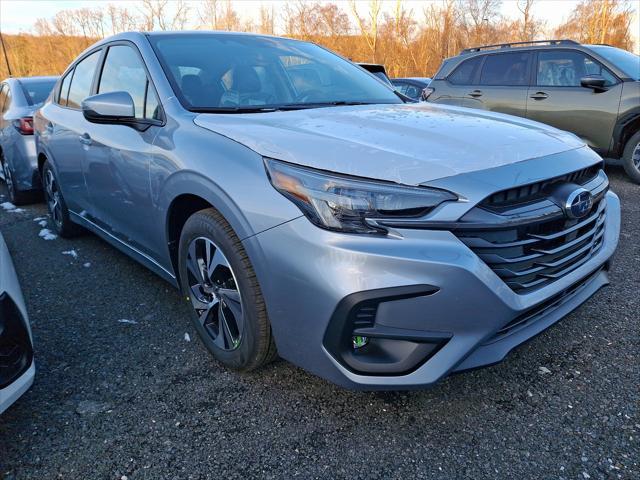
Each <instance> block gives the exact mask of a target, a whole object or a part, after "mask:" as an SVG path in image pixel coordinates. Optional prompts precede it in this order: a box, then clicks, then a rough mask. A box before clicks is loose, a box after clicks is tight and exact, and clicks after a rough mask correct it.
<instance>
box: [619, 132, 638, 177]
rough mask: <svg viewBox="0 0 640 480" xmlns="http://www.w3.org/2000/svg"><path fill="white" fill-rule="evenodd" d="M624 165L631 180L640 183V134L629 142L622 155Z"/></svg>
mask: <svg viewBox="0 0 640 480" xmlns="http://www.w3.org/2000/svg"><path fill="white" fill-rule="evenodd" d="M622 165H623V166H624V170H625V171H626V172H627V175H629V177H630V178H631V180H633V181H634V182H636V183H640V132H636V133H635V135H632V137H631V138H630V139H629V140H628V141H627V144H626V145H625V147H624V152H623V153H622Z"/></svg>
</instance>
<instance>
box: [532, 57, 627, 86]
mask: <svg viewBox="0 0 640 480" xmlns="http://www.w3.org/2000/svg"><path fill="white" fill-rule="evenodd" d="M585 75H602V76H603V77H604V79H605V81H606V83H605V86H611V85H614V84H616V83H617V81H616V78H615V77H614V76H613V74H611V73H610V72H609V71H608V70H607V69H605V68H604V67H603V66H602V65H600V63H598V62H596V61H595V60H592V59H591V58H590V57H588V56H587V55H585V54H584V53H581V52H577V51H571V50H557V51H546V52H544V51H543V52H540V53H539V55H538V70H537V79H538V81H537V83H538V86H540V87H579V86H580V79H581V78H582V77H584V76H585Z"/></svg>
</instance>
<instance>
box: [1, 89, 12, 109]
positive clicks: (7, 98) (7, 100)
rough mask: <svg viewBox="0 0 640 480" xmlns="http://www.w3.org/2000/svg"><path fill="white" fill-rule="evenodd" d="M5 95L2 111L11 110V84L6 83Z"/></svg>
mask: <svg viewBox="0 0 640 480" xmlns="http://www.w3.org/2000/svg"><path fill="white" fill-rule="evenodd" d="M4 95H5V97H4V103H3V104H2V113H4V112H6V111H7V110H9V107H10V106H11V89H10V88H9V85H6V87H5V93H4Z"/></svg>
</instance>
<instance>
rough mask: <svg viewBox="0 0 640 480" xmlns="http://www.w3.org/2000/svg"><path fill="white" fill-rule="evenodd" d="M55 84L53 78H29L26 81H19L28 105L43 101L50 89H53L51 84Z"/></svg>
mask: <svg viewBox="0 0 640 480" xmlns="http://www.w3.org/2000/svg"><path fill="white" fill-rule="evenodd" d="M55 84H56V81H55V80H37V81H33V80H31V81H28V82H20V85H21V86H22V90H23V91H24V96H25V97H27V102H29V105H37V104H38V103H42V102H44V101H45V100H46V99H47V97H48V96H49V94H50V93H51V90H53V86H54V85H55Z"/></svg>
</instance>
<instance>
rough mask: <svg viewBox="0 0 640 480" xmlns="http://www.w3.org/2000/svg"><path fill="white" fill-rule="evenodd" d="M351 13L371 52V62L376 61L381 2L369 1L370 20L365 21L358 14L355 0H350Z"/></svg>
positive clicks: (378, 0) (379, 0) (377, 0)
mask: <svg viewBox="0 0 640 480" xmlns="http://www.w3.org/2000/svg"><path fill="white" fill-rule="evenodd" d="M350 5H351V13H352V14H353V16H354V18H355V19H356V22H357V24H358V28H359V29H360V33H361V35H362V36H363V37H364V39H365V40H366V42H367V45H368V46H369V50H371V60H372V61H373V62H375V61H376V54H377V52H378V20H379V18H380V11H381V9H382V1H381V0H369V18H368V19H363V18H362V17H361V16H360V14H359V13H358V8H357V6H356V2H355V0H350Z"/></svg>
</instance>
